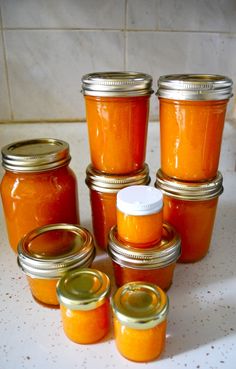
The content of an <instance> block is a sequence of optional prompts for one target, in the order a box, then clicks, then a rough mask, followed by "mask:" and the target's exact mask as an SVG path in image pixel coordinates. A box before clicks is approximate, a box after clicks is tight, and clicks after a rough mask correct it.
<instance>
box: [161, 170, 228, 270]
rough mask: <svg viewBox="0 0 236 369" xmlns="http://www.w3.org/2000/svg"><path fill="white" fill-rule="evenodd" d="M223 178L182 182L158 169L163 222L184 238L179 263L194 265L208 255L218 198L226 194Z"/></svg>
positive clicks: (219, 176)
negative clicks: (161, 193)
mask: <svg viewBox="0 0 236 369" xmlns="http://www.w3.org/2000/svg"><path fill="white" fill-rule="evenodd" d="M222 182H223V178H222V175H221V173H220V172H218V174H217V177H215V179H213V180H211V181H208V182H201V183H189V182H180V181H177V180H174V179H173V178H169V177H167V176H165V175H164V173H163V172H162V171H161V170H158V172H157V175H156V183H155V186H156V187H158V188H159V189H161V190H162V192H163V199H164V208H163V216H164V221H165V222H169V223H170V224H172V225H173V226H174V227H175V229H176V230H177V232H178V233H179V234H180V236H181V247H182V251H181V256H180V258H179V260H178V261H180V262H183V263H191V262H195V261H198V260H200V259H202V258H203V257H204V256H205V255H206V254H207V252H208V249H209V246H210V242H211V236H212V232H213V227H214V220H215V215H216V209H217V203H218V197H219V196H220V195H221V193H222V192H223V186H222Z"/></svg>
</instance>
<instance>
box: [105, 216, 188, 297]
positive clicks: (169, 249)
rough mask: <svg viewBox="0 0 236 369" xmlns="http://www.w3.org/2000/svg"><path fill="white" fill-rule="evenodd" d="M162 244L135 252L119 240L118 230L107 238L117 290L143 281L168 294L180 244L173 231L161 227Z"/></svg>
mask: <svg viewBox="0 0 236 369" xmlns="http://www.w3.org/2000/svg"><path fill="white" fill-rule="evenodd" d="M162 234H163V235H162V240H161V241H160V242H159V243H157V244H155V245H153V247H152V248H144V249H143V248H138V247H134V246H133V244H132V245H131V244H129V243H126V242H122V240H120V239H119V235H118V233H117V228H116V227H113V228H112V229H111V231H110V234H109V246H108V255H109V256H110V257H111V260H112V266H113V271H114V276H115V283H116V285H117V286H118V287H120V286H122V285H123V284H125V283H128V282H135V281H142V282H150V283H154V284H156V285H158V286H159V287H161V288H162V289H163V290H165V291H167V290H168V289H169V287H170V286H171V284H172V281H173V276H174V270H175V266H176V261H177V260H178V258H179V256H180V253H181V240H180V237H179V235H178V234H177V233H176V231H175V229H174V227H172V226H171V225H170V224H166V223H164V224H163V232H162Z"/></svg>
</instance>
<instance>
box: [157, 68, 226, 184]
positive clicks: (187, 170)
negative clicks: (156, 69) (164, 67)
mask: <svg viewBox="0 0 236 369" xmlns="http://www.w3.org/2000/svg"><path fill="white" fill-rule="evenodd" d="M232 84H233V82H232V80H231V79H229V78H227V77H224V76H219V75H211V74H210V75H201V74H180V75H178V74H177V75H166V76H161V77H160V79H159V81H158V91H157V95H158V97H159V103H160V140H161V169H162V171H163V172H164V173H165V174H166V175H168V176H169V177H172V178H176V179H179V180H183V181H207V180H209V179H212V178H214V177H215V176H216V175H217V170H218V164H219V158H220V150H221V142H222V134H223V128H224V122H225V113H226V107H227V103H228V100H229V98H230V97H231V96H232Z"/></svg>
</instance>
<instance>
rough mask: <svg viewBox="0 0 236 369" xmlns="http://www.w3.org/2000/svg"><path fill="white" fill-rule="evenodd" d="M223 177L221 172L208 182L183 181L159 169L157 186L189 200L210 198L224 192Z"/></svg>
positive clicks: (179, 197)
mask: <svg viewBox="0 0 236 369" xmlns="http://www.w3.org/2000/svg"><path fill="white" fill-rule="evenodd" d="M222 183H223V177H222V174H221V173H220V172H218V173H217V176H216V177H215V178H213V179H212V180H210V181H208V182H182V181H177V180H175V179H173V178H170V177H168V176H166V175H165V174H164V173H163V172H162V170H161V169H159V170H158V171H157V174H156V182H155V187H157V188H159V189H160V190H162V192H163V193H164V194H166V195H168V196H171V197H173V198H175V199H180V200H187V201H202V200H210V199H214V198H215V197H218V196H220V195H221V194H222V192H223V185H222Z"/></svg>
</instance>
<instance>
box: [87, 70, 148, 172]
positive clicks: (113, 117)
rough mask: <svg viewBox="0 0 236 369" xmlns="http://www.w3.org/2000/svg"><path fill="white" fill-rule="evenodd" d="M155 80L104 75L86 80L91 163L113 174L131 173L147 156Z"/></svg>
mask: <svg viewBox="0 0 236 369" xmlns="http://www.w3.org/2000/svg"><path fill="white" fill-rule="evenodd" d="M151 86H152V77H151V76H149V75H147V74H143V73H136V72H102V73H91V74H86V75H84V76H83V78H82V92H83V94H84V97H85V106H86V119H87V123H88V135H89V144H90V145H89V146H90V155H91V162H92V165H93V167H94V168H95V169H97V170H99V171H101V172H105V173H109V174H128V173H131V172H133V171H136V170H139V169H141V168H142V167H143V165H144V162H145V157H146V142H147V129H148V118H149V100H150V95H151V93H152V90H151Z"/></svg>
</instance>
